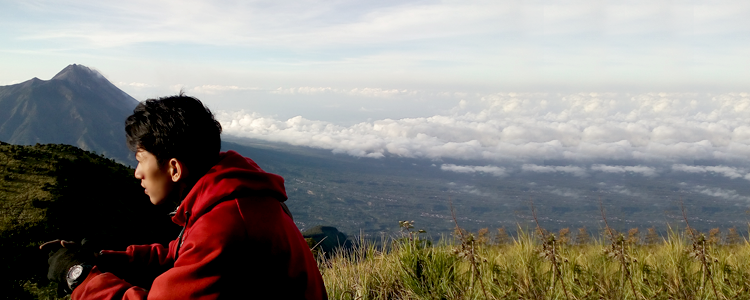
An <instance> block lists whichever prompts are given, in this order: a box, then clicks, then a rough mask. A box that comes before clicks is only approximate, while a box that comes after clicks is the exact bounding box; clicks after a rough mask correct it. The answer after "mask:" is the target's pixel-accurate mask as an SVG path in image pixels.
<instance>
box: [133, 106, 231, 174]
mask: <svg viewBox="0 0 750 300" xmlns="http://www.w3.org/2000/svg"><path fill="white" fill-rule="evenodd" d="M125 132H126V135H127V143H128V148H130V151H133V152H137V151H138V149H143V150H146V151H148V152H150V153H151V154H153V155H154V156H156V159H157V161H158V162H159V165H160V166H163V165H164V163H166V162H167V161H168V160H170V159H172V158H176V159H178V160H179V161H181V162H183V163H184V164H186V165H187V166H188V168H190V171H191V175H203V173H205V172H206V171H208V170H209V169H210V168H211V167H212V166H213V165H214V164H216V162H217V160H218V157H219V151H221V124H219V122H218V121H216V119H214V115H213V113H211V110H209V109H208V107H206V106H205V105H203V103H202V102H201V101H200V100H198V99H196V98H194V97H190V96H185V95H184V94H183V93H180V94H179V95H176V96H169V97H162V98H158V99H148V100H146V101H144V102H141V103H139V104H138V106H136V107H135V109H134V110H133V114H132V115H131V116H129V117H128V118H127V119H126V120H125ZM191 177H192V176H191Z"/></svg>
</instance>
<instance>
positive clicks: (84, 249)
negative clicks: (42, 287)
mask: <svg viewBox="0 0 750 300" xmlns="http://www.w3.org/2000/svg"><path fill="white" fill-rule="evenodd" d="M39 249H41V250H43V251H45V250H46V251H49V259H48V260H47V263H49V269H48V270H47V279H49V280H50V281H52V282H56V283H57V284H58V285H59V288H58V292H59V291H64V292H67V293H70V292H72V291H71V290H70V288H69V287H68V283H67V280H66V278H67V275H68V270H70V268H71V267H73V266H75V265H82V264H87V265H94V264H95V263H96V257H97V256H98V251H97V250H95V249H93V247H92V245H91V244H90V243H87V240H86V239H83V241H81V243H80V244H79V243H76V242H71V241H64V240H54V241H49V242H46V243H44V244H42V245H41V246H39Z"/></svg>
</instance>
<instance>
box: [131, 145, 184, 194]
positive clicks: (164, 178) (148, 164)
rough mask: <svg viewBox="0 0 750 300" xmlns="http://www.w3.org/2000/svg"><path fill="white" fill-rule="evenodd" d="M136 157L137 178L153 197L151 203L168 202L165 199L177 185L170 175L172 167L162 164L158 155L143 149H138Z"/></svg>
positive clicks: (146, 191)
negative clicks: (158, 159) (158, 160)
mask: <svg viewBox="0 0 750 300" xmlns="http://www.w3.org/2000/svg"><path fill="white" fill-rule="evenodd" d="M135 159H136V160H137V161H138V166H137V167H136V168H135V178H138V179H140V180H141V186H142V187H143V188H144V189H145V193H146V195H148V197H149V198H150V199H151V203H153V204H157V205H158V204H160V203H165V202H168V201H165V200H167V199H168V198H169V197H170V195H171V194H172V192H173V190H174V189H175V185H176V184H175V182H174V181H172V177H171V176H170V169H169V168H168V167H167V166H163V167H162V166H160V165H159V163H158V162H157V159H156V156H154V155H153V154H151V152H148V151H146V150H143V149H138V151H137V152H136V153H135Z"/></svg>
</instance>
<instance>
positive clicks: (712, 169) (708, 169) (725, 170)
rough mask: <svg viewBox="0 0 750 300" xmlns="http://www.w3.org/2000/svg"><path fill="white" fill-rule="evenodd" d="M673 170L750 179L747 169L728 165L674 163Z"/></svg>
mask: <svg viewBox="0 0 750 300" xmlns="http://www.w3.org/2000/svg"><path fill="white" fill-rule="evenodd" d="M672 170H674V171H679V172H686V173H716V174H719V175H722V176H724V177H729V178H731V179H736V178H745V179H748V180H750V177H749V176H748V175H750V174H748V172H747V171H746V170H745V169H740V168H733V167H728V166H688V165H685V164H674V165H672Z"/></svg>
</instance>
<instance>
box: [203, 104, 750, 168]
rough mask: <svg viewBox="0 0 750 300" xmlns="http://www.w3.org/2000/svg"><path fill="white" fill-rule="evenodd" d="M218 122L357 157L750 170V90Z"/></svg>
mask: <svg viewBox="0 0 750 300" xmlns="http://www.w3.org/2000/svg"><path fill="white" fill-rule="evenodd" d="M217 119H218V120H219V121H220V122H221V123H222V125H223V126H224V129H225V133H226V134H231V135H237V136H244V137H252V138H259V139H266V140H271V141H278V142H286V143H290V144H294V145H303V146H310V147H316V148H323V149H331V150H332V151H334V152H336V153H347V154H350V155H354V156H367V157H383V156H385V155H395V156H403V157H421V158H429V159H441V158H450V159H466V160H469V159H471V160H487V161H495V162H498V163H499V162H503V163H527V164H532V163H534V162H536V161H539V160H569V161H580V162H587V161H596V160H608V161H611V160H628V161H640V162H642V163H640V164H639V165H636V166H617V165H615V166H607V165H596V167H595V168H594V169H593V170H594V171H601V172H618V171H617V170H623V171H627V172H633V173H638V174H642V175H645V176H653V175H655V173H656V169H653V168H650V167H644V166H643V165H644V164H647V163H650V162H670V163H673V164H676V165H679V164H684V163H685V162H687V161H690V162H692V161H694V160H703V159H708V160H719V161H726V162H727V163H750V125H749V124H748V121H747V120H750V94H748V93H729V94H720V95H709V94H668V93H646V94H638V95H629V94H614V93H610V94H600V93H599V94H597V93H579V94H569V95H565V94H518V93H498V94H491V95H485V96H482V97H479V98H477V99H464V100H463V101H461V102H459V103H458V106H456V107H455V108H453V109H452V110H450V113H447V114H440V115H434V116H431V117H422V118H403V119H396V120H394V119H383V120H376V121H371V122H362V123H358V124H354V125H351V126H342V125H337V124H335V123H331V122H326V121H316V120H309V119H305V118H304V117H302V116H297V117H294V118H290V119H288V120H277V119H276V118H274V117H269V116H262V115H259V114H257V113H251V112H245V111H236V112H228V111H221V112H219V113H218V114H217ZM533 166H534V167H531V165H530V166H528V167H529V168H531V169H534V170H537V171H543V170H545V168H554V171H555V172H568V173H571V174H576V176H583V174H585V172H586V170H584V169H575V168H573V167H572V166H571V167H570V168H568V167H549V166H536V165H533ZM565 168H568V169H565ZM679 168H680V167H678V169H679ZM683 168H684V167H683ZM730 169H731V168H729V169H727V168H723V167H710V168H709V167H707V169H706V170H709V171H711V172H717V173H720V174H722V175H723V176H727V177H730V178H737V176H744V175H745V174H747V172H745V171H740V170H736V172H735V171H732V170H730ZM733 172H735V173H736V174H735V173H733Z"/></svg>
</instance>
